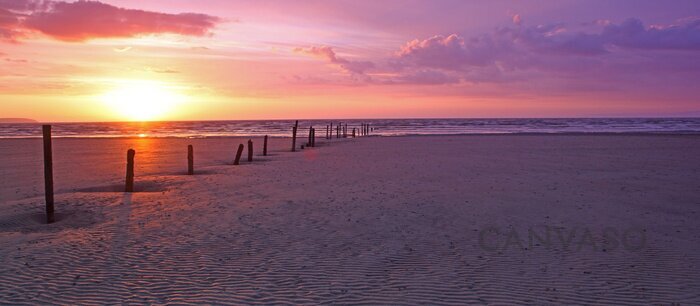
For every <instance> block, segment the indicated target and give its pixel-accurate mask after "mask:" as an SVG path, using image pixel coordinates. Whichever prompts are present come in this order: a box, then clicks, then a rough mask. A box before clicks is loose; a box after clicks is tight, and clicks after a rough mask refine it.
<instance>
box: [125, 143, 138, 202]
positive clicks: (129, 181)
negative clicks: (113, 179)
mask: <svg viewBox="0 0 700 306" xmlns="http://www.w3.org/2000/svg"><path fill="white" fill-rule="evenodd" d="M135 155H136V151H134V149H129V151H127V152H126V188H124V192H134V156H135Z"/></svg>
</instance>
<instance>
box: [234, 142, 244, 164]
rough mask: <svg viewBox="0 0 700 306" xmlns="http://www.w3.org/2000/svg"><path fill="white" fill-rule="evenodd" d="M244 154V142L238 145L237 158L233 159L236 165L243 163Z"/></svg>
mask: <svg viewBox="0 0 700 306" xmlns="http://www.w3.org/2000/svg"><path fill="white" fill-rule="evenodd" d="M242 154H243V144H239V145H238V151H236V159H234V160H233V164H234V165H240V164H241V155H242Z"/></svg>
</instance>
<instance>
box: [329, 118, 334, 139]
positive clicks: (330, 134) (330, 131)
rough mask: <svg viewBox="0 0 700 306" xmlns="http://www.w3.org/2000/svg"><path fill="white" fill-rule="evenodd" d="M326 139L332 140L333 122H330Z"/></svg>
mask: <svg viewBox="0 0 700 306" xmlns="http://www.w3.org/2000/svg"><path fill="white" fill-rule="evenodd" d="M328 139H333V122H331V128H330V130H329V134H328Z"/></svg>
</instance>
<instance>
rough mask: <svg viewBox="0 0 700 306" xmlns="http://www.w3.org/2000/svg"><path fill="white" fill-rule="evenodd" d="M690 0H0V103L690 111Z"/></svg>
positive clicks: (97, 116) (49, 115)
mask: <svg viewBox="0 0 700 306" xmlns="http://www.w3.org/2000/svg"><path fill="white" fill-rule="evenodd" d="M698 80H700V2H698V1H683V0H675V1H644V0H635V1H622V0H621V1H597V0H584V1H575V0H558V1H462V0H432V1H424V0H372V1H365V0H347V1H346V0H337V1H333V0H306V1H282V0H268V1H266V0H250V1H247V0H246V1H239V0H100V1H60V0H0V117H2V118H11V117H19V118H32V119H36V120H39V121H122V120H133V121H141V120H222V119H223V120H238V119H313V118H318V119H320V118H428V117H430V118H455V117H457V118H483V117H489V118H494V117H678V116H693V117H697V116H700V99H698V97H699V96H700V86H698V84H697V83H698Z"/></svg>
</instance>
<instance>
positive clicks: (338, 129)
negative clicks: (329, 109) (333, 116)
mask: <svg viewBox="0 0 700 306" xmlns="http://www.w3.org/2000/svg"><path fill="white" fill-rule="evenodd" d="M335 138H340V123H338V126H337V127H336V128H335Z"/></svg>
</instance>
